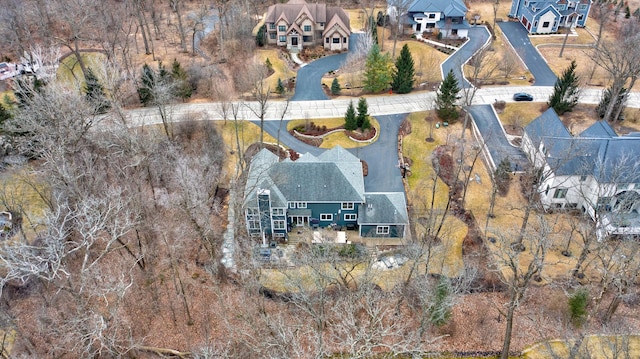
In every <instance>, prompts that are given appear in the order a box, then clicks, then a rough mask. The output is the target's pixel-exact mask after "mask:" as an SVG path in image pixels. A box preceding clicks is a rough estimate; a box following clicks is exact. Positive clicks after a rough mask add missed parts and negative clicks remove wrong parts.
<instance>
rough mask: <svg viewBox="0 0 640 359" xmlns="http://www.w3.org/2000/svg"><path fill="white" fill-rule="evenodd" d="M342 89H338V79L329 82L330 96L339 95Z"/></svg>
mask: <svg viewBox="0 0 640 359" xmlns="http://www.w3.org/2000/svg"><path fill="white" fill-rule="evenodd" d="M340 91H342V89H341V88H340V82H338V78H337V77H334V78H333V81H331V94H332V95H334V96H337V95H339V94H340Z"/></svg>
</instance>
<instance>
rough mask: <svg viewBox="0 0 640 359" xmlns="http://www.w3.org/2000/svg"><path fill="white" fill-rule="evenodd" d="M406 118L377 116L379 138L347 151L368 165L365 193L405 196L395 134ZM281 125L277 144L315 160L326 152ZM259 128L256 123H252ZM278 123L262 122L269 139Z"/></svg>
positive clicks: (275, 135)
mask: <svg viewBox="0 0 640 359" xmlns="http://www.w3.org/2000/svg"><path fill="white" fill-rule="evenodd" d="M406 116H407V114H395V115H386V116H376V119H377V120H378V122H379V123H380V135H379V137H378V139H377V140H376V141H375V142H374V143H373V144H371V145H369V146H365V147H359V148H351V149H349V150H348V151H349V152H351V153H352V154H353V155H355V156H356V157H358V158H360V159H361V160H364V161H365V162H367V165H368V175H367V176H366V177H365V178H364V189H365V191H367V192H404V186H403V184H402V176H401V174H400V169H399V168H398V152H397V151H396V150H395V149H396V147H397V143H398V130H399V129H400V124H401V123H402V121H403V120H404V119H405V117H406ZM288 122H289V121H282V127H281V130H280V144H282V145H284V146H286V147H289V148H291V149H293V150H295V151H296V152H299V153H302V154H304V153H310V154H312V155H314V156H318V155H319V154H321V153H322V152H324V151H325V149H323V148H318V147H314V146H310V145H307V144H306V143H304V142H302V141H298V140H297V139H296V138H295V137H293V136H292V135H291V134H290V133H289V132H287V123H288ZM253 123H255V124H256V125H258V126H260V122H259V121H253ZM280 123H281V122H280V121H265V122H264V130H265V132H267V133H269V134H270V135H271V136H273V137H275V138H278V137H277V136H278V127H279V126H280Z"/></svg>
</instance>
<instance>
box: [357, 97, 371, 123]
mask: <svg viewBox="0 0 640 359" xmlns="http://www.w3.org/2000/svg"><path fill="white" fill-rule="evenodd" d="M368 112H369V104H368V103H367V99H366V98H364V97H360V99H359V100H358V115H357V116H356V126H357V127H358V128H361V129H363V130H365V128H364V123H365V122H368V121H367V120H368V119H369V113H368Z"/></svg>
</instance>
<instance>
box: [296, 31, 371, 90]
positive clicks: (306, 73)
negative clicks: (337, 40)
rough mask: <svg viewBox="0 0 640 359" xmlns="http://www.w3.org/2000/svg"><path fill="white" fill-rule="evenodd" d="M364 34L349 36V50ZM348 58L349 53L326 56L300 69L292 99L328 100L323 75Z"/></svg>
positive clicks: (338, 66) (337, 67) (335, 68)
mask: <svg viewBox="0 0 640 359" xmlns="http://www.w3.org/2000/svg"><path fill="white" fill-rule="evenodd" d="M360 36H363V35H362V34H357V33H354V34H351V36H350V37H349V50H351V49H354V48H355V47H356V46H357V42H358V41H359V38H360ZM346 59H347V53H342V54H338V55H331V56H325V57H323V58H320V59H318V60H315V61H313V62H311V63H309V64H307V65H306V66H304V67H302V68H300V69H299V70H298V74H297V75H296V92H295V94H294V95H293V97H292V98H291V100H292V101H320V100H328V99H329V98H328V97H327V95H325V93H324V90H323V89H322V86H321V83H322V76H324V74H326V73H327V72H329V71H333V70H337V69H339V68H340V66H341V65H342V63H343V62H344V60H346Z"/></svg>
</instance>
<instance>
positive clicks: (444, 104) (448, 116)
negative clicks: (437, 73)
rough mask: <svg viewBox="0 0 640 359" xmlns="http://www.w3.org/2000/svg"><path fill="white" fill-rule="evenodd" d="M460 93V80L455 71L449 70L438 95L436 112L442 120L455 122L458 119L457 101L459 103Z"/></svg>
mask: <svg viewBox="0 0 640 359" xmlns="http://www.w3.org/2000/svg"><path fill="white" fill-rule="evenodd" d="M459 92H460V88H459V87H458V79H456V77H455V76H454V75H453V70H449V73H448V74H447V76H446V77H445V78H444V81H442V84H440V89H438V92H437V94H436V111H437V112H438V117H440V119H441V120H443V121H455V120H457V119H458V116H459V114H458V110H457V108H456V101H458V98H459V97H458V93H459Z"/></svg>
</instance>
